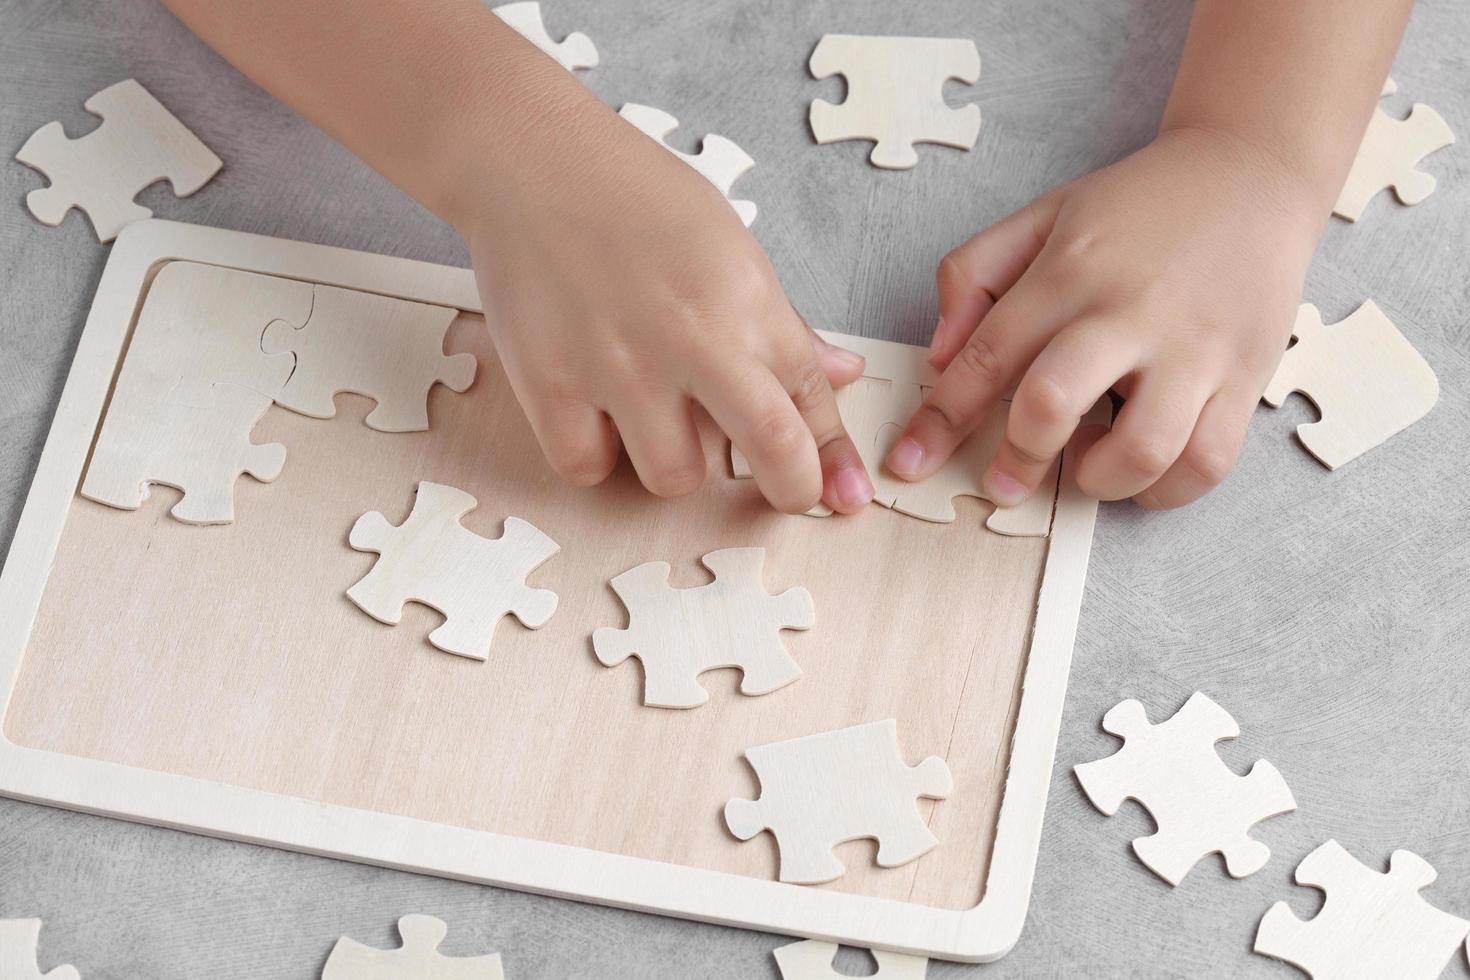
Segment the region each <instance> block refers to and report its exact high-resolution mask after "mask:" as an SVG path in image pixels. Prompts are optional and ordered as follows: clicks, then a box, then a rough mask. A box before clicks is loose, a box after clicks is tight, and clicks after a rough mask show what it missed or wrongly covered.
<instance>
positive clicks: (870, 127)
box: [810, 34, 980, 170]
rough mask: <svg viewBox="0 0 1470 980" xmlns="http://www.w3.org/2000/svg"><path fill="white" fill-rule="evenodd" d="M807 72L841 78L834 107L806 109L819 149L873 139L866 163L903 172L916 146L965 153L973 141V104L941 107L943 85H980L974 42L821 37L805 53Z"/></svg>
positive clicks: (820, 102)
mask: <svg viewBox="0 0 1470 980" xmlns="http://www.w3.org/2000/svg"><path fill="white" fill-rule="evenodd" d="M810 67H811V72H812V77H813V78H818V79H821V78H827V77H828V76H830V75H837V74H841V75H842V76H844V77H845V78H846V79H847V99H846V100H845V101H844V102H843V103H842V104H841V105H833V104H832V103H830V102H827V101H826V100H824V99H817V100H816V101H815V102H813V103H812V107H811V116H810V118H811V126H812V135H813V136H815V137H816V140H817V142H818V143H836V142H839V141H841V140H873V141H875V142H876V144H877V145H876V146H874V147H873V152H872V154H871V155H870V156H869V157H868V159H869V160H870V161H872V163H873V165H874V166H877V167H884V168H886V169H888V170H907V169H909V168H910V167H912V166H914V164H916V163H918V162H919V155H918V153H917V152H915V150H914V144H915V143H942V144H944V145H945V146H953V147H955V148H957V149H961V150H968V149H971V148H973V147H974V145H975V138H976V137H977V136H979V135H980V107H979V106H977V105H974V104H971V105H967V106H961V107H959V108H951V107H950V106H948V105H946V104H945V102H944V83H945V82H946V81H948V80H949V79H951V78H957V79H959V80H960V81H963V82H968V83H970V84H974V83H975V82H977V81H979V80H980V52H979V51H977V50H976V49H975V42H974V41H971V40H968V39H964V38H933V37H860V36H857V35H852V34H828V35H826V36H824V37H823V38H822V40H821V41H820V42H818V44H817V48H816V50H815V51H813V52H812V58H811V63H810Z"/></svg>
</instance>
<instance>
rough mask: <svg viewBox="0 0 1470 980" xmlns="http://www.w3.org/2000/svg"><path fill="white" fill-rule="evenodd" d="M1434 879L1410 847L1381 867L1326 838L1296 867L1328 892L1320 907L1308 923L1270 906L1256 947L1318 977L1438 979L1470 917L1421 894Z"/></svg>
mask: <svg viewBox="0 0 1470 980" xmlns="http://www.w3.org/2000/svg"><path fill="white" fill-rule="evenodd" d="M1434 879H1435V873H1434V868H1433V867H1431V866H1430V865H1429V862H1427V861H1425V860H1424V859H1423V858H1421V857H1420V856H1419V855H1417V854H1414V853H1413V852H1412V851H1394V852H1393V856H1392V857H1390V858H1389V861H1388V873H1387V874H1382V873H1380V872H1378V871H1375V870H1373V869H1372V868H1369V867H1367V866H1366V865H1364V864H1362V863H1360V862H1359V861H1358V860H1357V859H1356V858H1354V857H1353V856H1352V855H1351V854H1349V853H1348V852H1347V851H1346V850H1345V849H1344V848H1343V846H1342V845H1341V844H1339V843H1338V842H1337V841H1335V840H1329V841H1328V842H1327V843H1325V844H1323V845H1322V846H1320V847H1318V848H1317V849H1316V850H1315V851H1313V852H1312V853H1311V854H1308V855H1307V856H1306V857H1305V858H1303V859H1302V863H1301V864H1299V865H1297V869H1296V881H1297V884H1299V885H1311V886H1313V887H1315V888H1320V889H1321V890H1322V891H1323V892H1325V893H1326V895H1327V900H1326V901H1325V902H1324V903H1323V905H1322V910H1321V911H1320V912H1318V913H1317V915H1316V916H1315V917H1314V918H1312V919H1310V920H1308V921H1306V922H1303V921H1302V920H1301V919H1299V918H1297V917H1296V915H1295V914H1294V913H1293V912H1292V911H1291V907H1290V906H1288V905H1287V904H1286V903H1285V902H1277V903H1276V904H1275V905H1272V906H1271V908H1270V909H1268V910H1267V911H1266V915H1265V916H1264V917H1263V918H1262V919H1261V924H1260V926H1259V927H1258V928H1257V929H1256V943H1255V951H1256V952H1257V953H1263V954H1265V955H1266V956H1271V957H1274V958H1276V959H1278V960H1285V961H1286V962H1288V963H1291V964H1293V965H1294V966H1297V967H1300V968H1301V969H1302V970H1303V971H1304V972H1306V973H1308V974H1310V975H1311V976H1313V977H1315V978H1316V980H1348V978H1364V980H1369V978H1376V977H1395V978H1397V980H1434V978H1436V977H1438V976H1439V975H1440V973H1441V972H1442V971H1443V970H1444V968H1445V964H1446V963H1448V962H1449V960H1450V957H1451V956H1453V955H1454V954H1455V953H1456V952H1457V951H1458V949H1459V947H1460V943H1461V942H1462V941H1463V940H1464V939H1465V934H1466V932H1467V931H1470V922H1466V921H1465V920H1464V919H1461V918H1457V917H1456V916H1453V915H1450V914H1449V913H1448V912H1441V911H1440V910H1439V909H1437V908H1435V907H1434V906H1433V905H1430V904H1429V903H1428V902H1426V901H1425V900H1424V897H1423V896H1422V895H1420V894H1419V892H1420V890H1421V889H1423V888H1426V887H1428V886H1429V885H1430V884H1432V883H1433V882H1434Z"/></svg>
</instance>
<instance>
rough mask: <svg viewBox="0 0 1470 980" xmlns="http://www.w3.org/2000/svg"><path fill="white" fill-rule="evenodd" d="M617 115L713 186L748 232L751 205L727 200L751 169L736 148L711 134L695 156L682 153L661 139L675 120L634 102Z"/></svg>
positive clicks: (745, 156) (753, 209) (747, 158)
mask: <svg viewBox="0 0 1470 980" xmlns="http://www.w3.org/2000/svg"><path fill="white" fill-rule="evenodd" d="M618 115H620V116H622V117H623V118H624V119H626V120H627V121H628V122H630V123H632V124H633V125H634V126H636V127H637V128H638V129H639V130H640V131H641V132H642V133H643V134H644V135H645V136H647V137H649V138H650V139H652V140H654V141H655V142H657V143H658V144H659V145H660V146H662V147H663V148H664V149H666V150H668V151H669V152H670V153H672V154H673V155H674V156H676V157H678V158H679V159H680V160H683V161H684V162H685V163H687V164H689V166H691V167H693V168H694V169H695V170H696V171H697V172H698V173H699V174H700V175H701V176H703V177H704V179H705V180H707V181H709V182H710V183H711V184H714V185H715V188H716V189H717V190H718V191H719V192H720V193H721V194H723V195H725V200H727V201H729V202H730V206H731V207H732V208H734V209H735V213H736V214H737V215H739V216H740V220H741V221H742V222H744V223H745V227H747V228H749V227H750V224H751V222H753V221H754V220H755V215H756V207H755V202H753V201H736V200H733V199H732V198H731V197H730V188H731V187H733V186H734V185H735V181H736V180H737V179H739V177H740V175H741V174H743V173H745V172H746V171H747V170H749V169H750V168H751V167H754V166H755V161H754V160H752V159H751V158H750V154H748V153H746V152H745V151H744V150H742V149H741V148H740V147H738V146H736V145H735V144H734V143H733V142H731V141H730V140H728V139H726V138H725V137H723V136H716V135H715V134H713V133H711V134H709V135H708V136H706V137H705V138H704V142H703V143H702V144H701V145H700V149H699V152H698V153H684V152H682V151H680V150H676V149H674V148H673V147H672V146H670V145H669V144H668V141H667V140H666V139H665V137H667V136H668V135H669V134H670V133H672V132H673V131H674V130H676V129H678V128H679V120H677V119H675V118H674V117H673V116H671V115H669V114H668V113H667V112H664V111H663V110H662V109H655V108H653V107H652V106H646V105H639V104H638V103H636V102H629V103H626V104H625V105H624V106H623V107H622V108H621V109H619V110H618Z"/></svg>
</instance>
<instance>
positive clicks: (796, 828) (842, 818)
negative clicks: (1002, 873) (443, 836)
mask: <svg viewBox="0 0 1470 980" xmlns="http://www.w3.org/2000/svg"><path fill="white" fill-rule="evenodd" d="M745 757H746V759H748V760H749V761H750V765H751V768H752V769H754V770H755V773H756V776H758V777H759V778H760V783H761V795H760V798H759V799H756V800H742V799H733V800H731V801H730V802H729V803H727V804H725V824H726V825H727V826H728V827H729V828H730V832H731V833H733V834H734V835H735V836H736V837H738V838H740V839H741V840H750V839H751V838H752V837H754V836H755V835H756V834H758V833H760V832H761V831H763V830H770V831H771V832H772V833H773V834H775V836H776V845H777V847H778V848H779V849H780V853H781V858H780V879H781V880H782V881H788V882H794V883H796V884H812V885H814V884H820V883H821V882H824V881H831V880H833V879H834V878H837V877H839V876H840V875H841V874H842V873H843V871H844V870H846V869H845V868H844V867H843V865H842V862H841V861H839V860H837V858H836V857H835V856H833V854H832V848H834V847H836V846H837V845H838V844H841V843H842V842H843V841H849V840H858V839H860V838H865V837H866V838H873V839H875V840H877V841H878V858H877V860H878V864H879V866H880V867H884V868H893V867H897V866H899V865H901V864H907V863H908V862H910V861H913V860H915V859H917V858H919V857H922V856H923V855H924V854H927V853H928V852H929V851H930V850H931V849H933V847H934V846H935V845H936V844H938V843H939V840H938V838H936V837H935V836H934V835H933V834H932V833H930V832H929V828H928V826H927V825H926V824H925V822H924V820H923V818H921V817H920V816H919V811H918V807H917V806H916V805H915V799H916V797H920V796H923V797H928V798H929V799H936V800H939V799H944V798H945V797H946V796H948V795H949V794H950V792H951V791H952V790H953V788H954V782H953V779H952V778H951V776H950V772H949V767H948V766H947V765H945V763H944V760H943V759H941V758H939V757H938V756H930V757H928V758H927V759H925V760H924V761H923V762H921V763H919V764H918V765H917V766H908V765H906V764H905V763H904V761H903V757H902V756H900V755H899V752H898V723H897V722H896V721H894V720H892V719H889V720H887V721H875V722H869V723H867V724H865V725H854V726H852V727H851V728H843V729H839V730H837V731H832V732H822V733H821V734H818V735H807V736H804V737H802V738H793V739H788V740H786V741H784V742H772V743H770V744H768V745H758V746H756V747H754V748H750V749H746V751H745Z"/></svg>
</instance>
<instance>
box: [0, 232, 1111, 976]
mask: <svg viewBox="0 0 1470 980" xmlns="http://www.w3.org/2000/svg"><path fill="white" fill-rule="evenodd" d="M176 259H177V260H189V261H193V262H202V263H207V264H214V265H219V266H225V267H229V268H234V269H241V270H245V271H250V272H257V273H263V274H267V275H276V276H284V277H287V278H293V279H301V280H307V281H311V282H315V283H324V284H328V285H334V286H342V287H346V288H350V289H360V290H364V291H368V292H375V293H381V294H384V295H390V296H394V297H397V298H401V299H409V300H417V301H420V302H425V303H435V304H439V305H443V306H452V307H456V308H458V309H460V310H461V311H465V312H472V313H481V312H482V310H481V305H480V299H479V295H478V294H477V292H476V289H475V283H474V278H473V275H472V274H471V272H470V270H468V269H457V268H451V267H448V266H441V265H433V264H430V263H426V262H419V261H414V260H411V259H401V258H392V257H389V256H384V255H373V254H368V253H363V252H354V251H349V250H346V249H341V248H333V247H329V246H324V245H312V244H307V243H304V242H294V241H287V240H284V239H277V238H269V237H265V236H261V235H252V234H248V233H245V232H237V231H226V230H222V229H215V228H205V227H201V226H195V225H188V224H182V223H178V222H171V221H163V220H158V219H151V220H146V221H139V222H137V223H135V224H132V225H130V226H128V228H126V229H125V230H124V231H123V232H122V233H121V234H120V235H119V236H118V238H117V241H116V243H115V244H114V245H113V246H112V253H111V255H110V256H109V258H108V261H107V265H106V267H105V268H104V270H103V273H102V279H101V282H100V283H99V285H98V287H97V293H96V296H95V297H94V299H93V301H92V306H91V310H90V312H89V313H88V315H87V321H86V326H85V328H84V330H83V332H82V336H81V339H80V341H79V343H78V346H77V352H76V356H75V358H74V360H73V362H72V367H71V371H70V373H69V374H68V376H67V379H66V384H65V387H64V388H63V390H62V394H61V400H60V402H59V403H58V405H57V408H56V415H55V418H54V419H53V421H52V424H51V430H50V433H49V435H48V436H47V439H46V444H45V447H44V449H43V450H42V453H41V458H40V462H39V464H38V465H37V468H36V474H35V478H34V480H33V481H32V483H31V488H30V492H29V493H28V495H27V497H26V502H25V506H24V509H23V510H22V512H21V517H20V522H19V524H18V526H17V527H16V532H15V537H14V539H13V541H12V543H11V547H10V552H9V555H8V557H7V560H6V562H5V565H4V568H3V570H0V708H5V709H8V706H9V703H10V698H11V694H12V692H13V691H14V688H15V685H16V681H17V679H18V677H19V674H20V664H21V659H22V657H23V656H24V655H25V651H26V648H27V646H28V645H29V639H30V634H31V629H32V625H33V623H34V621H35V617H36V613H37V611H38V610H39V608H40V605H41V600H42V596H43V594H44V591H45V587H46V581H47V575H48V570H49V568H50V567H51V561H52V558H53V557H54V555H55V553H56V549H57V546H58V543H59V542H60V540H61V536H62V531H63V529H64V526H65V524H66V519H67V514H68V511H69V510H70V508H71V506H72V501H73V499H74V497H75V495H76V490H77V486H78V484H79V482H80V480H81V476H82V472H83V469H84V467H85V464H86V461H87V457H88V454H89V452H90V449H91V446H92V442H93V439H94V436H95V433H96V431H97V428H98V425H99V423H100V421H101V419H102V416H103V411H104V408H105V406H106V403H107V399H108V395H109V392H110V389H111V386H112V381H113V377H114V376H115V374H116V372H117V369H118V367H119V365H120V363H121V359H122V357H123V353H124V350H125V347H126V343H127V340H128V337H129V335H130V333H131V330H132V327H133V324H134V322H135V321H136V318H137V314H138V310H139V308H140V307H141V305H142V301H143V297H144V294H145V292H146V289H147V286H148V284H149V283H150V282H151V280H152V277H153V275H154V273H155V272H156V271H157V270H158V268H159V267H160V266H161V265H162V264H164V263H166V262H168V261H172V260H176ZM829 336H831V337H832V338H833V339H834V340H836V341H838V342H840V343H843V344H844V345H845V346H847V347H850V348H853V349H855V350H857V351H858V352H860V353H863V354H866V355H868V356H869V358H870V359H886V358H888V357H891V356H892V352H894V351H895V350H896V349H897V347H898V345H893V344H888V343H886V342H884V341H872V340H865V339H864V338H859V337H851V336H845V335H829ZM931 383H932V380H931ZM1073 469H1074V464H1073V461H1072V460H1070V459H1067V458H1064V462H1063V466H1062V473H1061V488H1060V491H1059V493H1058V497H1057V507H1056V514H1055V518H1054V520H1053V525H1052V533H1051V536H1050V539H1049V547H1048V551H1047V555H1046V560H1045V565H1044V569H1043V573H1042V580H1041V584H1040V587H1039V590H1038V597H1037V603H1036V612H1035V618H1034V623H1033V627H1032V634H1031V645H1030V649H1029V651H1028V652H1027V655H1026V665H1025V670H1024V675H1023V682H1022V691H1021V702H1020V705H1019V708H1018V710H1017V714H1016V723H1015V730H1014V734H1013V739H1012V745H1011V755H1010V759H1009V763H1008V766H1007V770H1006V781H1005V791H1004V797H1003V800H1002V802H1001V806H1000V812H999V815H998V818H997V825H996V833H995V841H994V846H993V850H992V854H991V860H990V865H989V870H988V872H987V875H986V881H985V889H984V892H983V897H982V899H981V901H980V903H979V904H978V905H976V906H975V907H973V908H970V909H963V910H954V909H940V908H933V907H929V906H923V905H918V904H914V903H908V902H902V901H897V900H893V899H886V898H872V897H867V896H862V895H856V894H850V893H844V892H838V891H830V890H817V889H811V888H808V887H806V886H802V885H793V884H783V883H781V882H779V881H774V880H767V879H760V878H753V877H746V876H744V875H737V874H731V873H728V872H720V871H710V870H705V869H701V868H695V867H688V866H684V865H677V864H672V863H666V862H661V861H653V860H649V859H646V858H638V857H630V856H627V855H622V854H614V853H610V852H604V851H597V850H591V849H586V848H579V847H572V846H568V845H564V844H554V843H547V842H544V841H537V840H530V839H524V838H518V837H512V836H509V835H505V834H497V833H491V832H488V831H478V830H469V829H465V828H460V827H453V826H447V825H442V824H436V823H431V822H429V821H425V820H418V819H414V818H409V817H401V816H394V815H390V814H385V813H377V812H373V811H369V810H361V809H355V808H351V807H346V806H340V805H334V804H323V803H318V802H316V801H312V800H307V799H300V798H296V797H288V796H283V795H279V794H275V793H268V792H263V791H260V790H253V789H246V788H242V787H239V786H232V785H228V784H225V783H221V782H215V781H210V780H204V779H198V778H194V777H189V776H182V775H177V774H173V773H167V772H158V771H153V770H146V769H139V768H133V767H130V766H123V765H119V764H116V763H110V762H102V761H98V760H95V759H87V758H83V757H78V756H71V755H66V754H62V753H56V752H50V751H45V750H39V749H30V748H25V747H23V746H19V745H16V744H14V743H11V742H9V741H8V740H7V739H6V738H5V737H4V734H3V732H4V726H3V719H4V713H3V711H0V795H4V796H9V797H13V798H16V799H20V800H26V801H30V802H34V803H42V804H48V805H52V806H58V807H64V808H67V809H72V810H80V811H84V812H88V813H95V814H101V815H103V816H110V817H117V818H121V819H125V820H133V821H139V822H142V823H148V824H154V825H157V826H162V827H169V828H173V829H177V830H187V831H192V832H194V833H200V834H206V835H210V836H214V837H222V838H227V839H230V840H239V841H247V842H250V843H256V844H265V845H270V846H275V847H281V848H285V849H288V850H294V851H301V852H305V853H309V854H318V855H324V856H328V857H335V858H341V859H345V860H350V861H358V862H362V863H366V864H375V865H381V866H384V867H390V868H397V869H401V870H407V871H414V872H419V873H423V874H431V875H438V876H441V877H446V878H454V879H459V880H463V881H473V882H478V883H482V884H487V885H497V886H501V887H506V888H514V889H518V890H521V891H528V892H534V893H538V894H543V895H552V896H556V897H561V898H570V899H576V900H581V901H588V902H595V903H600V904H605V905H613V906H619V907H622V908H629V909H635V910H638V911H644V912H654V913H660V914H664V915H672V916H678V917H681V918H688V919H697V920H701V921H705V922H713V923H717V924H721V925H732V926H741V927H745V928H751V929H760V930H764V931H768V932H775V933H782V934H788V935H794V936H803V937H806V938H810V939H818V940H823V941H828V942H838V943H847V944H851V945H856V946H865V947H875V948H882V949H890V950H894V951H897V952H902V953H909V954H916V955H921V956H931V957H938V958H942V959H950V960H959V961H966V962H985V961H989V960H994V959H998V958H999V957H1001V956H1003V955H1005V954H1006V953H1007V952H1008V951H1009V950H1010V949H1011V947H1012V946H1014V945H1015V943H1016V941H1017V939H1018V938H1019V937H1020V934H1021V928H1022V925H1023V924H1024V921H1025V918H1026V909H1027V906H1028V904H1029V901H1030V895H1031V884H1032V878H1033V875H1034V873H1035V866H1036V857H1037V852H1038V848H1039V846H1040V842H1041V827H1042V818H1043V816H1044V813H1045V810H1046V798H1047V790H1048V787H1049V784H1050V781H1051V772H1052V765H1053V760H1054V756H1055V752H1056V743H1057V732H1058V728H1059V726H1060V722H1061V715H1062V706H1063V701H1064V699H1065V696H1066V688H1067V674H1068V670H1069V668H1070V665H1071V657H1072V646H1073V641H1074V639H1075V637H1076V632H1077V617H1078V613H1079V611H1080V608H1081V604H1082V591H1083V584H1084V581H1085V579H1086V575H1087V561H1088V557H1089V554H1090V551H1091V546H1092V530H1093V523H1094V520H1095V518H1096V515H1097V502H1096V501H1094V500H1089V499H1087V498H1086V497H1085V496H1083V494H1082V493H1081V492H1080V491H1079V490H1078V488H1077V486H1076V482H1075V479H1074V474H1073Z"/></svg>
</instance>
